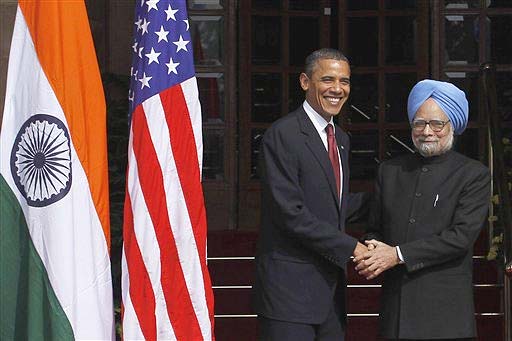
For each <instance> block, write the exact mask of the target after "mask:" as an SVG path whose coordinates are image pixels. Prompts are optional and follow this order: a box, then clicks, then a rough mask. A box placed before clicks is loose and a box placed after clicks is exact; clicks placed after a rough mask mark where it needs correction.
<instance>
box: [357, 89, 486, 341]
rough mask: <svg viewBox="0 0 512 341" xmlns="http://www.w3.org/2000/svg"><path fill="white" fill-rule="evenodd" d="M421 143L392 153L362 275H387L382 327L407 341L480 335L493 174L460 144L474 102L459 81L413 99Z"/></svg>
mask: <svg viewBox="0 0 512 341" xmlns="http://www.w3.org/2000/svg"><path fill="white" fill-rule="evenodd" d="M407 111H408V115H409V122H410V125H411V138H412V140H413V142H414V146H415V147H416V150H417V152H416V153H415V154H409V155H405V156H401V157H398V158H396V159H393V160H389V161H386V162H383V163H382V164H381V165H380V168H379V172H378V179H377V181H376V187H375V205H374V209H373V212H372V219H371V221H370V224H369V229H368V233H367V235H366V236H365V237H364V239H365V240H366V244H367V245H368V251H367V252H366V253H364V254H363V255H359V256H357V257H356V258H355V259H354V261H355V262H356V263H357V266H356V269H357V270H358V271H359V274H361V275H363V276H365V277H366V278H367V279H372V278H375V277H377V276H379V275H380V274H381V273H384V274H383V286H382V300H381V314H380V316H381V328H380V331H381V334H382V336H383V337H385V338H387V339H393V340H396V339H400V340H453V339H456V340H461V339H462V340H472V339H473V338H474V337H475V336H476V327H475V318H474V304H473V281H472V273H473V260H472V256H473V244H474V242H475V240H476V239H477V237H478V235H479V232H480V230H481V228H482V226H483V224H484V221H485V219H486V217H487V209H488V205H489V198H490V175H489V171H488V169H487V168H486V167H485V166H484V165H482V164H481V163H480V162H478V161H475V160H472V159H469V158H467V157H465V156H463V155H461V154H459V153H457V152H455V151H453V150H452V145H453V140H454V135H460V134H462V133H463V132H464V129H465V128H466V124H467V121H468V102H467V100H466V97H465V95H464V92H463V91H461V90H460V89H458V88H457V87H456V86H454V85H453V84H450V83H446V82H440V81H435V80H429V79H427V80H423V81H421V82H419V83H418V84H416V85H415V86H414V87H413V89H412V90H411V93H410V94H409V99H408V103H407Z"/></svg>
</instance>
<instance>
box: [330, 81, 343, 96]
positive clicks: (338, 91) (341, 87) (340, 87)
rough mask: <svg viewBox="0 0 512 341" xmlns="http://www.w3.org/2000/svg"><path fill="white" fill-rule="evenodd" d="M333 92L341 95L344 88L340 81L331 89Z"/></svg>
mask: <svg viewBox="0 0 512 341" xmlns="http://www.w3.org/2000/svg"><path fill="white" fill-rule="evenodd" d="M331 90H332V91H334V92H336V93H340V92H341V91H342V90H343V86H342V85H341V82H340V81H335V82H334V83H333V85H332V87H331Z"/></svg>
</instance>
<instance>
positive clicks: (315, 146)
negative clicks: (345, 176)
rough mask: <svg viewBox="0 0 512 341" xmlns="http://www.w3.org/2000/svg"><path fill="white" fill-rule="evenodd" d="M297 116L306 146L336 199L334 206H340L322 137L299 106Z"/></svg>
mask: <svg viewBox="0 0 512 341" xmlns="http://www.w3.org/2000/svg"><path fill="white" fill-rule="evenodd" d="M297 118H298V120H299V124H300V127H301V130H302V133H303V134H305V135H307V136H308V138H307V139H306V146H307V147H308V148H309V149H310V150H311V152H312V153H313V155H314V157H315V160H316V161H317V162H318V163H319V164H320V166H321V167H322V169H323V171H324V175H325V177H327V181H328V182H329V187H330V188H331V193H332V195H333V199H334V200H335V201H336V206H337V207H338V210H339V207H340V202H339V198H338V190H337V189H336V179H335V178H334V172H333V170H332V165H331V160H330V159H329V155H328V154H327V151H326V150H325V146H324V144H323V142H322V139H321V138H320V136H319V135H318V132H317V130H316V128H315V126H314V125H313V122H311V120H310V119H309V117H308V115H307V114H306V112H305V111H304V109H303V108H302V107H301V110H299V112H298V115H297Z"/></svg>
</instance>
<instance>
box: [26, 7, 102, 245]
mask: <svg viewBox="0 0 512 341" xmlns="http://www.w3.org/2000/svg"><path fill="white" fill-rule="evenodd" d="M18 4H19V7H20V8H21V10H22V12H23V16H24V17H25V20H26V23H27V27H28V29H29V31H30V35H31V37H32V41H33V43H34V48H35V50H36V52H37V57H38V60H39V62H40V64H41V67H42V69H43V71H44V73H45V74H46V77H47V78H48V82H49V83H50V85H51V87H52V89H53V91H54V93H55V96H56V97H57V99H58V101H59V103H60V106H61V107H62V110H63V111H64V114H65V116H66V121H67V124H68V126H69V132H70V134H71V137H72V140H73V145H74V147H75V150H76V153H77V155H78V158H79V159H80V163H81V165H82V167H83V169H84V171H85V174H86V175H87V181H88V185H89V188H90V192H91V196H92V199H93V202H94V206H95V208H96V213H97V215H98V217H99V219H100V221H101V226H102V229H103V233H104V236H105V243H106V244H107V248H108V249H109V250H110V220H109V195H108V170H107V167H108V161H107V149H106V148H91V146H106V145H107V128H106V122H107V121H106V107H105V96H104V93H103V85H102V83H101V77H100V71H99V68H98V62H97V58H96V53H95V50H94V43H93V40H92V35H91V31H90V27H89V21H88V18H87V9H86V7H85V3H84V1H83V0H71V1H34V0H19V1H18ZM77 41H79V42H80V43H79V44H77ZM34 95H35V94H34Z"/></svg>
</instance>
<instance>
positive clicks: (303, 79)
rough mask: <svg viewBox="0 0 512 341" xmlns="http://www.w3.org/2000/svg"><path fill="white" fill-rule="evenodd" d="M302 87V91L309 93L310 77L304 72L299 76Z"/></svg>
mask: <svg viewBox="0 0 512 341" xmlns="http://www.w3.org/2000/svg"><path fill="white" fill-rule="evenodd" d="M299 81H300V87H301V88H302V90H304V91H307V90H308V88H309V77H308V75H306V74H305V73H304V72H302V73H301V74H300V76H299Z"/></svg>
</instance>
